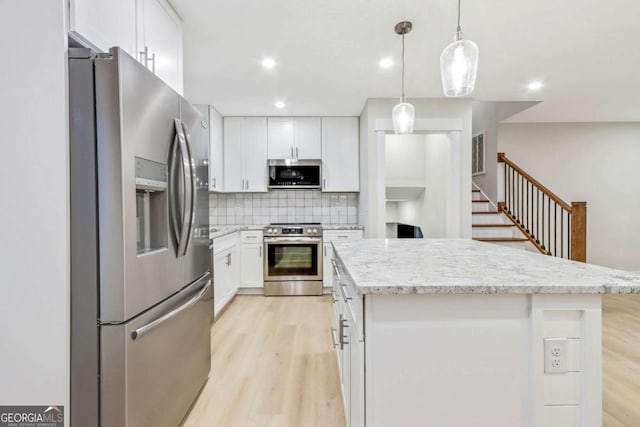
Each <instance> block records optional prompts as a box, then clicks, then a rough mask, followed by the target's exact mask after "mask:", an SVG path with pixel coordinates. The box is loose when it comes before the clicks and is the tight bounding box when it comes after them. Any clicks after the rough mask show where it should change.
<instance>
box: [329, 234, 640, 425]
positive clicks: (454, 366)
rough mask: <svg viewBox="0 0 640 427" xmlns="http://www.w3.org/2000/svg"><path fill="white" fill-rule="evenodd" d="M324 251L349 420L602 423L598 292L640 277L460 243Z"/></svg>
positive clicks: (639, 286)
mask: <svg viewBox="0 0 640 427" xmlns="http://www.w3.org/2000/svg"><path fill="white" fill-rule="evenodd" d="M333 246H334V250H335V259H334V261H333V262H334V278H333V285H334V287H333V300H334V312H335V313H334V314H335V319H334V324H333V327H332V331H331V333H332V337H333V340H334V346H335V347H336V350H337V356H338V363H339V367H340V376H341V382H342V389H343V397H344V401H345V414H346V418H347V425H348V426H349V427H363V426H366V427H391V426H393V427H395V426H398V427H414V426H415V427H418V426H420V427H423V426H433V427H483V426H486V427H521V426H526V427H574V426H581V427H596V426H601V425H602V368H601V366H602V311H601V295H602V294H605V293H638V292H640V276H639V275H637V274H632V273H627V272H622V271H617V270H611V269H607V268H603V267H597V266H593V265H588V264H582V263H576V262H571V261H566V260H562V259H557V258H552V257H549V256H544V255H538V254H534V253H530V252H526V251H519V250H513V249H509V248H504V247H499V246H495V245H489V244H485V243H480V242H475V241H471V240H463V239H458V240H456V239H451V240H448V239H424V240H423V239H407V240H375V239H369V240H367V239H364V240H358V241H352V242H340V243H337V242H334V243H333ZM557 338H559V339H560V342H559V343H558V342H557V341H554V342H551V341H549V340H548V339H557ZM545 342H546V343H547V346H546V349H545ZM554 351H556V352H559V354H556V355H555V356H554V355H553V352H554ZM545 352H547V353H548V354H550V355H551V357H548V358H546V359H547V362H548V365H547V366H545ZM554 358H555V360H554ZM554 364H555V365H556V366H554ZM557 365H559V366H557ZM552 371H553V372H552ZM557 371H560V372H557Z"/></svg>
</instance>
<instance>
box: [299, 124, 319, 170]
mask: <svg viewBox="0 0 640 427" xmlns="http://www.w3.org/2000/svg"><path fill="white" fill-rule="evenodd" d="M294 129H295V156H296V158H298V159H313V160H318V159H320V158H321V149H322V141H321V134H322V130H321V125H320V117H296V118H295V119H294Z"/></svg>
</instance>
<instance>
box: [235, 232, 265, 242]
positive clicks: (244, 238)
mask: <svg viewBox="0 0 640 427" xmlns="http://www.w3.org/2000/svg"><path fill="white" fill-rule="evenodd" d="M240 243H262V231H259V230H245V231H241V232H240Z"/></svg>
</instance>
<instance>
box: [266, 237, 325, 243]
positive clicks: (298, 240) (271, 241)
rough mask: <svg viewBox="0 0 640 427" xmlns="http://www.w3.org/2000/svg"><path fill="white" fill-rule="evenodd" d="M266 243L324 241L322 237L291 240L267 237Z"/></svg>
mask: <svg viewBox="0 0 640 427" xmlns="http://www.w3.org/2000/svg"><path fill="white" fill-rule="evenodd" d="M264 242H265V243H298V244H304V243H322V239H321V238H320V237H318V238H315V237H299V238H295V237H293V238H289V237H265V238H264Z"/></svg>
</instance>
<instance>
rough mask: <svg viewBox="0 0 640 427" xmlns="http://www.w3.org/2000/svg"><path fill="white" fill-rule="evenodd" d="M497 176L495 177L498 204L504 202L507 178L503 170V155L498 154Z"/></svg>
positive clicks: (504, 166)
mask: <svg viewBox="0 0 640 427" xmlns="http://www.w3.org/2000/svg"><path fill="white" fill-rule="evenodd" d="M497 166H498V176H497V180H496V181H497V184H498V200H497V201H498V202H504V201H506V200H507V199H506V196H507V177H506V172H505V168H506V165H505V163H504V153H498V165H497Z"/></svg>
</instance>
